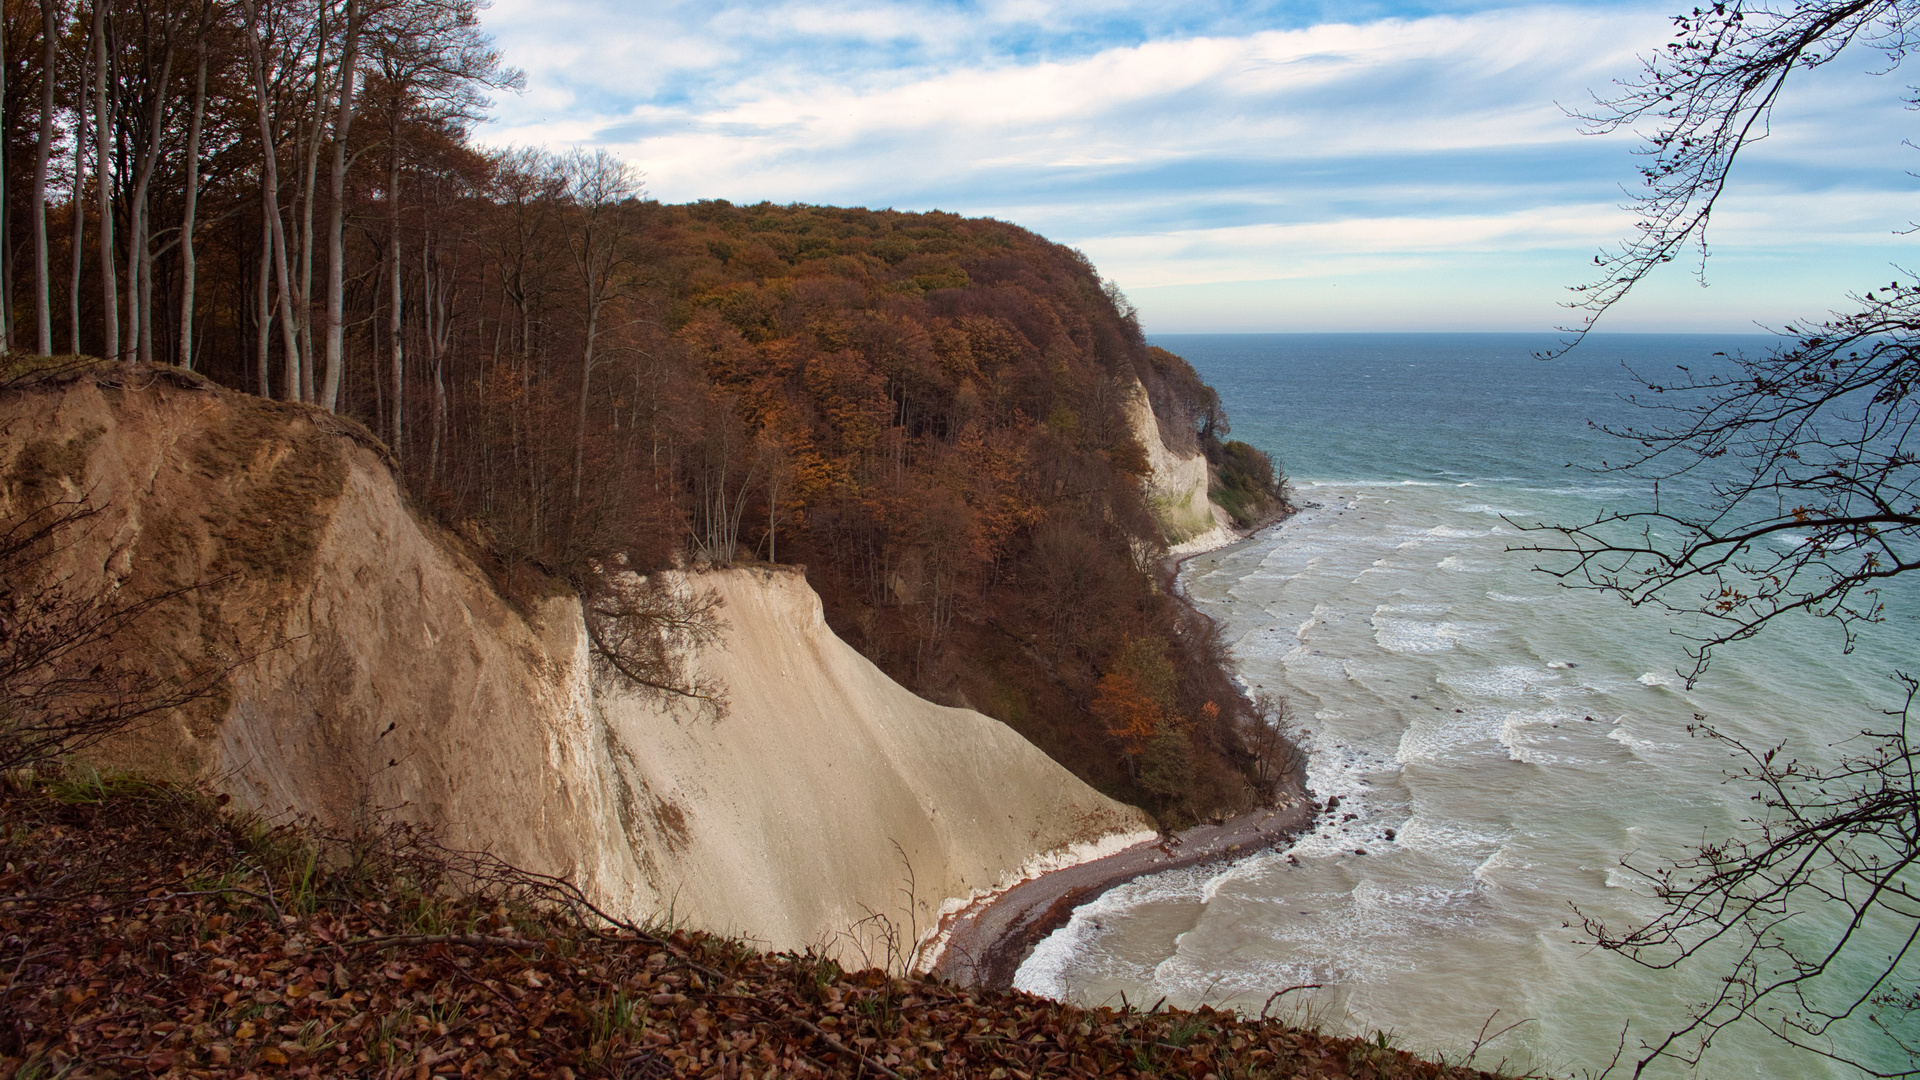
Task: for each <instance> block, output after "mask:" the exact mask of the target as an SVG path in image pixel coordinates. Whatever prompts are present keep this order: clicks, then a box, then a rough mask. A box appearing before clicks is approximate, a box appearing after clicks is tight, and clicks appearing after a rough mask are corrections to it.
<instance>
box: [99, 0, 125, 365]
mask: <svg viewBox="0 0 1920 1080" xmlns="http://www.w3.org/2000/svg"><path fill="white" fill-rule="evenodd" d="M105 3H106V0H94V4H93V54H94V57H93V58H94V65H93V137H94V147H93V160H94V170H93V171H94V178H93V186H94V188H95V189H96V194H98V195H99V197H100V227H99V229H98V230H97V232H98V233H99V235H100V294H101V309H102V310H101V312H100V322H101V347H100V352H101V354H102V355H104V356H106V357H107V358H108V359H112V360H117V359H119V358H120V283H119V280H118V278H117V277H116V275H117V273H118V270H119V256H118V255H117V254H116V253H115V252H114V250H113V178H112V177H111V176H110V175H109V173H108V168H107V163H108V162H109V161H111V160H112V159H113V142H112V139H113V134H112V125H111V124H110V123H109V122H108V117H107V25H106V22H105V21H104V19H103V16H105V15H106V14H107V13H106V12H105V11H103V10H101V9H102V7H103V6H104V5H105Z"/></svg>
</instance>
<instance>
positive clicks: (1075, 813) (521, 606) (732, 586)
mask: <svg viewBox="0 0 1920 1080" xmlns="http://www.w3.org/2000/svg"><path fill="white" fill-rule="evenodd" d="M384 454H385V451H384V449H383V448H382V447H380V445H379V444H378V443H377V442H375V441H374V440H372V439H371V438H369V437H367V436H366V435H365V433H364V432H363V431H361V430H360V429H358V427H357V426H355V425H352V424H351V423H350V422H343V421H341V420H339V419H337V418H335V417H333V416H331V415H329V414H325V413H322V412H319V411H317V410H314V409H311V408H308V407H304V406H298V405H287V404H276V403H271V402H266V401H262V400H260V399H257V398H253V397H250V396H246V395H242V394H237V393H233V392H230V391H226V390H222V389H219V388H217V387H215V386H213V385H212V384H210V383H206V382H204V381H201V380H198V379H197V378H195V377H193V376H191V375H186V374H183V373H179V372H175V371H155V370H145V369H141V370H128V369H119V368H113V369H96V370H95V371H93V372H91V373H84V374H79V375H76V376H68V377H66V378H54V379H45V380H41V381H40V382H39V383H37V384H35V385H28V386H16V387H15V388H12V389H10V390H7V391H5V392H3V393H0V478H4V491H3V492H0V501H3V502H4V507H3V509H4V511H5V513H6V514H8V515H14V514H19V513H21V512H22V511H24V510H27V509H31V508H32V507H33V506H35V505H40V504H44V503H45V502H47V501H49V500H54V499H68V500H84V501H86V502H88V503H90V504H91V505H92V506H94V507H96V508H98V509H99V510H100V513H99V514H98V515H97V516H96V517H94V518H92V519H91V520H90V521H88V522H87V523H86V528H84V530H81V531H78V532H76V533H75V535H74V538H73V541H72V543H71V545H70V546H69V547H68V548H67V549H66V551H65V552H64V554H63V567H64V572H65V573H67V574H69V575H71V583H70V587H71V588H74V589H81V590H109V591H117V593H118V594H120V595H126V596H139V595H148V594H151V593H153V592H155V591H157V590H163V589H169V588H179V587H182V586H195V587H194V588H191V589H189V591H188V592H186V593H185V594H183V595H182V596H181V597H180V598H179V599H178V600H176V601H174V602H171V603H169V604H166V605H164V606H163V607H162V608H161V609H159V610H157V611H156V612H155V613H154V616H153V617H152V618H149V619H148V620H146V621H145V622H144V623H143V624H142V627H141V633H142V635H143V640H142V641H141V642H140V643H139V644H138V646H137V647H138V648H139V649H140V650H141V655H142V656H143V657H150V658H151V662H152V663H153V664H154V665H156V666H157V667H159V668H162V669H175V670H189V669H195V668H204V667H205V666H206V665H208V664H218V665H221V666H231V667H232V675H231V678H230V680H229V683H228V687H227V689H226V690H225V691H224V692H223V693H222V694H220V695H218V696H217V697H215V698H213V699H210V700H207V701H203V702H200V703H198V704H197V705H195V706H193V707H191V708H189V709H186V710H180V711H178V712H177V713H175V714H171V715H169V716H167V717H166V718H164V719H163V720H161V721H159V722H157V723H155V724H153V725H150V726H149V727H148V728H146V729H144V730H142V731H141V732H139V733H138V734H137V735H134V736H132V737H129V738H126V739H123V740H121V741H120V742H118V743H116V744H113V745H111V746H110V747H107V748H105V750H104V751H103V753H104V754H105V756H106V757H107V758H108V759H109V762H110V763H112V764H119V765H127V766H137V767H139V768H141V769H143V770H146V771H153V772H160V773H162V774H166V773H173V774H175V775H179V776H182V777H186V776H193V777H203V778H208V779H211V780H213V781H214V782H215V783H218V784H220V785H223V786H224V787H226V788H227V789H228V790H230V791H231V792H233V793H234V794H235V796H236V797H237V798H238V799H239V800H240V801H241V802H243V803H244V804H246V805H248V806H250V807H253V808H255V809H258V810H260V811H263V812H266V813H269V814H281V813H289V812H291V813H299V814H304V815H309V816H312V817H314V818H316V819H318V821H319V822H320V823H321V825H322V826H323V827H326V828H331V829H349V828H352V827H354V826H356V825H362V824H367V823H371V822H373V821H375V820H377V819H380V818H383V817H387V818H396V819H400V820H410V821H419V822H426V823H430V824H432V825H434V826H435V827H436V828H437V829H438V830H439V831H440V834H441V836H442V838H443V839H444V840H445V841H446V842H448V843H450V844H452V845H456V846H462V847H469V848H475V849H484V850H487V851H490V852H492V853H494V854H496V855H498V856H499V857H501V858H504V859H506V860H508V861H510V862H513V863H515V864H517V865H520V866H523V867H525V868H528V869H532V870H538V871H542V872H546V873H553V874H562V875H567V876H570V877H572V878H573V879H574V880H575V881H576V882H577V883H579V884H580V885H581V886H582V887H583V888H585V889H586V890H587V892H588V893H589V894H590V895H591V896H594V897H595V898H596V899H597V900H599V901H600V902H602V903H603V904H607V905H611V906H612V907H613V908H615V909H617V910H619V911H621V912H624V913H627V914H629V915H632V916H637V917H645V916H649V915H655V914H665V913H667V912H669V911H670V912H671V913H672V915H673V916H674V917H675V918H676V919H679V920H682V921H685V922H688V923H691V924H694V925H698V926H701V927H704V928H709V929H714V930H720V931H727V932H733V933H738V934H741V935H744V936H747V937H750V938H754V939H757V940H759V941H762V942H764V943H766V944H767V945H769V946H771V947H775V948H799V947H806V946H809V945H819V946H824V947H827V948H829V949H831V950H834V951H838V952H840V953H841V954H843V955H847V956H858V955H859V953H860V951H861V950H865V951H866V952H867V954H868V955H870V956H871V958H872V959H874V960H876V961H877V960H880V959H882V957H881V956H879V955H877V954H876V953H875V950H877V949H879V948H880V945H879V944H878V943H879V941H880V937H881V931H882V929H883V928H882V927H881V925H880V924H879V923H878V922H872V921H869V922H866V923H864V924H863V923H862V920H867V919H869V917H870V916H875V915H878V916H882V917H884V918H885V919H888V920H891V921H892V922H893V924H895V925H896V926H897V927H898V929H899V930H900V931H901V932H903V933H904V934H905V935H906V936H908V937H911V936H912V934H913V933H914V932H916V931H921V932H924V931H925V930H926V929H928V928H929V927H930V925H931V923H932V921H933V920H932V915H933V914H934V912H935V911H936V910H937V908H938V907H939V905H940V903H941V901H942V900H943V899H946V898H949V897H956V896H964V895H966V894H968V893H969V892H972V891H974V890H978V889H985V888H991V887H993V886H995V885H997V884H999V883H1001V882H1002V881H1003V880H1004V879H1006V878H1008V877H1009V876H1010V875H1017V874H1018V873H1020V872H1021V870H1022V868H1023V867H1026V866H1029V865H1031V864H1032V863H1034V862H1035V861H1036V860H1042V859H1046V858H1048V857H1052V858H1055V859H1059V858H1066V857H1072V855H1073V854H1074V853H1076V852H1081V853H1084V852H1086V851H1088V850H1091V849H1101V848H1111V847H1113V846H1116V845H1117V844H1118V843H1120V842H1124V841H1125V840H1126V839H1129V838H1133V837H1137V836H1138V835H1139V834H1141V833H1142V832H1144V830H1146V828H1147V827H1148V823H1147V821H1146V819H1145V818H1144V816H1143V815H1141V814H1140V813H1139V812H1138V811H1136V810H1133V809H1131V808H1128V807H1125V806H1123V805H1121V804H1118V803H1115V802H1113V801H1112V800H1110V799H1107V798H1106V797H1104V796H1101V795H1099V794H1098V793H1096V792H1094V791H1093V790H1092V789H1091V788H1088V787H1087V786H1086V785H1085V784H1083V783H1081V782H1080V781H1079V780H1077V779H1075V778H1074V777H1073V776H1072V775H1071V774H1070V773H1068V772H1067V771H1066V770H1065V769H1063V768H1062V767H1060V766H1059V765H1057V764H1055V763H1054V762H1053V761H1052V760H1050V759H1049V758H1047V757H1046V756H1045V755H1044V754H1042V753H1040V752H1039V751H1038V750H1036V749H1035V748H1034V747H1032V746H1031V745H1030V744H1028V743H1027V742H1025V741H1024V740H1022V739H1021V738H1020V737H1019V736H1018V735H1016V734H1015V733H1014V732H1013V731H1012V730H1011V729H1010V728H1008V727H1006V726H1005V725H1004V724H1001V723H1000V722H998V721H996V720H992V719H990V718H988V717H986V716H983V715H981V714H979V713H976V712H972V711H970V710H964V709H954V708H946V707H942V706H937V705H934V704H931V703H929V702H927V701H924V700H922V699H920V698H917V697H915V696H914V695H912V694H911V693H909V692H907V691H906V690H905V689H903V688H901V687H900V686H898V685H897V684H895V683H893V682H892V681H891V680H889V679H888V678H887V677H886V676H885V675H883V674H882V673H881V672H880V671H879V670H878V669H877V668H875V667H874V666H873V665H872V664H871V663H869V662H868V661H867V660H866V659H864V658H863V657H861V656H860V655H859V654H858V653H856V652H855V651H853V650H852V649H851V648H849V647H848V646H847V645H846V644H844V643H843V642H841V641H840V640H839V639H838V638H836V637H834V636H833V634H832V633H831V632H830V631H829V630H828V629H827V627H826V624H825V622H824V621H823V619H822V617H821V610H820V603H819V600H818V598H817V597H816V596H815V595H814V593H813V592H812V590H811V589H810V588H809V587H808V586H807V583H806V581H805V579H804V577H803V576H802V575H801V574H800V573H799V572H798V571H795V570H789V569H769V570H731V571H721V572H713V573H707V574H696V575H692V576H691V577H690V579H689V581H688V582H687V584H688V585H689V586H690V587H692V588H695V589H697V590H701V591H706V590H711V591H713V592H714V593H716V594H718V595H719V597H720V598H721V599H722V600H723V601H724V604H723V606H722V607H721V608H720V609H719V613H718V614H719V618H720V620H721V623H722V627H721V633H720V636H719V640H718V641H717V642H715V643H714V644H712V645H711V646H708V647H706V648H703V649H702V650H701V651H700V653H699V654H698V655H697V656H696V657H695V658H694V661H693V663H694V664H695V666H696V667H697V668H698V669H699V670H701V671H703V672H705V673H706V674H708V675H709V676H711V677H712V678H713V679H715V680H716V681H717V682H718V683H719V684H720V685H721V686H723V688H724V691H725V694H726V697H727V699H728V708H727V710H726V713H725V715H724V716H722V717H720V718H718V719H715V718H713V717H711V716H705V715H700V714H698V713H696V712H695V711H693V710H688V709H683V708H675V707H674V705H673V703H672V701H671V700H663V699H660V698H658V697H656V696H649V695H645V694H640V693H636V692H634V691H633V690H632V689H630V688H629V687H628V685H627V684H625V683H624V682H622V681H621V680H619V678H618V677H617V676H614V675H612V674H611V673H609V672H608V671H607V670H605V669H604V666H603V665H602V664H601V663H600V662H598V661H596V659H595V658H594V654H593V652H592V650H591V649H590V647H589V643H588V640H587V635H586V633H585V631H584V628H583V626H582V622H581V615H580V608H579V604H578V601H577V599H576V598H575V597H574V596H573V595H572V594H571V593H570V592H566V591H562V590H551V591H550V594H549V595H547V596H545V597H544V598H539V597H535V598H522V599H521V600H520V601H519V602H518V603H512V602H509V601H508V600H507V599H505V598H503V597H502V596H501V595H500V593H499V592H498V591H497V590H496V589H495V587H494V585H493V583H492V582H491V581H490V579H489V578H488V576H487V574H486V573H485V572H484V571H483V570H482V568H481V566H480V563H479V562H478V561H477V559H478V557H479V556H478V553H477V552H476V551H475V550H473V549H471V548H470V547H469V546H468V545H467V544H466V543H465V542H464V541H463V540H461V539H460V538H458V537H456V536H454V535H452V534H449V533H448V532H446V531H445V530H442V529H440V528H438V527H437V526H434V525H431V524H429V523H426V522H424V521H423V520H422V519H421V518H420V517H419V516H418V515H416V514H415V513H414V512H413V510H412V509H411V508H410V507H409V505H408V503H407V500H406V496H405V494H404V492H403V491H402V489H401V488H400V486H399V485H398V484H397V483H396V482H395V480H394V477H393V475H392V472H391V471H390V469H389V465H388V462H387V460H386V459H385V456H384Z"/></svg>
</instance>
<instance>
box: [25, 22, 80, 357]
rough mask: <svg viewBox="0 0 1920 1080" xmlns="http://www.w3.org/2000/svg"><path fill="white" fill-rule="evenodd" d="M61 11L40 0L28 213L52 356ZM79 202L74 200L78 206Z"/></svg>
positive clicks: (36, 290) (42, 343) (41, 323)
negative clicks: (50, 247) (50, 244)
mask: <svg viewBox="0 0 1920 1080" xmlns="http://www.w3.org/2000/svg"><path fill="white" fill-rule="evenodd" d="M59 21H60V20H59V11H58V9H57V8H56V7H55V6H54V0H40V39H41V40H40V149H39V151H38V152H37V153H36V154H35V155H34V159H33V194H32V197H31V199H30V200H29V204H28V207H27V214H28V217H29V219H30V220H31V221H32V223H33V321H34V328H35V329H36V330H38V331H39V347H40V355H42V356H51V355H53V282H52V280H51V278H52V268H51V267H50V266H48V265H47V260H48V254H47V165H48V163H49V162H50V161H51V160H52V157H53V81H54V76H55V75H56V74H57V73H58V71H59V67H58V61H59V59H60V33H59V26H58V25H57V24H58V23H59ZM79 205H80V204H79V203H75V204H74V206H75V208H76V209H78V207H79Z"/></svg>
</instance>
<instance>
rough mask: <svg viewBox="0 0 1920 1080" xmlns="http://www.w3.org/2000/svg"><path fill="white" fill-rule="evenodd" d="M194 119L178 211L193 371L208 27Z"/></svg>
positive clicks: (182, 355) (199, 46)
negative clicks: (184, 195) (197, 213)
mask: <svg viewBox="0 0 1920 1080" xmlns="http://www.w3.org/2000/svg"><path fill="white" fill-rule="evenodd" d="M194 52H195V54H196V59H197V63H196V64H195V71H194V81H193V117H192V119H191V120H189V121H188V122H187V153H186V161H185V162H184V164H185V165H186V169H187V204H186V207H185V208H184V209H183V210H182V211H181V212H180V352H179V359H180V366H181V367H184V368H186V369H187V370H189V371H191V370H193V299H194V297H193V292H194V270H195V266H194V254H193V227H194V220H193V219H194V211H195V210H196V209H197V208H198V204H199V201H200V124H201V121H202V119H203V118H204V116H205V115H206V109H207V26H206V19H205V18H204V16H203V17H202V19H201V23H200V31H199V34H198V35H197V37H196V40H195V42H194Z"/></svg>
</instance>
